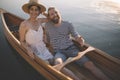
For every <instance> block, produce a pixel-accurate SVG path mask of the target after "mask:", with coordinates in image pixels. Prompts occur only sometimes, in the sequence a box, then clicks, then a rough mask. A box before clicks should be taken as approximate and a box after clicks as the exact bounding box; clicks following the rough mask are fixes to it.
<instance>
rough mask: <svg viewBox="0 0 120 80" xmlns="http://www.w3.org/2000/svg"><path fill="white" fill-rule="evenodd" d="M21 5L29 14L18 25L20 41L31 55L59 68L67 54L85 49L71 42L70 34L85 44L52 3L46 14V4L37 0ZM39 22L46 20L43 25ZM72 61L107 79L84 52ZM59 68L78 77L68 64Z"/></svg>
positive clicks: (74, 53) (76, 79)
mask: <svg viewBox="0 0 120 80" xmlns="http://www.w3.org/2000/svg"><path fill="white" fill-rule="evenodd" d="M22 9H23V11H24V12H25V13H27V14H29V18H28V19H27V20H24V21H23V22H22V23H21V25H20V28H19V34H20V42H21V45H22V46H23V47H24V48H26V49H27V51H28V55H29V56H30V57H31V58H33V59H34V55H37V56H38V57H40V58H41V59H43V60H44V61H45V62H48V63H49V64H52V65H53V66H54V67H55V68H56V69H58V67H59V66H60V65H61V66H62V64H63V63H64V61H65V60H66V59H67V58H69V57H76V56H77V55H78V54H82V53H86V52H84V51H83V52H80V50H79V49H78V48H77V47H76V46H75V45H74V43H73V42H72V40H71V38H70V35H71V36H72V37H73V38H74V39H75V40H76V41H77V42H78V43H79V44H80V45H81V46H83V45H84V39H83V37H81V36H80V35H79V34H78V33H77V32H76V31H75V30H74V27H73V25H72V24H71V23H69V22H67V21H63V20H62V19H61V16H60V13H59V11H58V10H57V9H56V8H55V7H50V8H49V9H48V12H47V14H46V13H44V12H45V11H46V8H45V7H44V6H43V5H42V4H40V3H39V2H38V0H30V1H29V3H26V4H24V5H23V6H22ZM40 14H43V15H45V16H46V17H47V18H38V16H39V15H40ZM42 23H45V25H44V27H43V25H42ZM43 28H44V30H43ZM46 43H49V44H50V45H51V46H52V48H53V53H54V54H53V55H52V53H51V52H50V51H49V50H48V48H47V47H46ZM91 50H93V48H91ZM88 51H90V50H88ZM33 53H34V54H33ZM75 62H76V63H77V64H79V65H80V66H84V67H85V68H87V69H88V70H90V71H91V72H92V73H93V74H94V75H95V76H96V77H97V78H98V79H100V80H109V79H108V78H107V77H106V76H105V75H104V74H103V73H102V72H101V71H100V70H99V69H98V68H97V67H96V66H95V65H94V64H93V62H91V61H90V60H89V59H88V58H87V57H86V56H82V58H80V59H78V60H76V61H75ZM57 65H59V66H57ZM60 71H61V72H63V73H64V74H66V75H68V76H70V77H71V78H73V79H74V80H81V79H79V78H78V77H77V76H75V74H73V73H72V71H70V70H69V69H67V68H62V69H60Z"/></svg>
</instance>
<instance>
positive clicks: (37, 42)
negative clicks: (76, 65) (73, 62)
mask: <svg viewBox="0 0 120 80" xmlns="http://www.w3.org/2000/svg"><path fill="white" fill-rule="evenodd" d="M22 9H23V11H24V12H26V13H27V14H29V16H30V17H29V18H28V19H27V20H25V21H23V22H22V23H21V25H20V29H19V35H20V42H21V45H22V46H23V47H24V48H26V49H27V51H28V55H29V56H30V57H31V58H34V54H33V53H35V55H37V56H38V57H40V58H41V59H43V60H45V61H47V62H49V63H51V62H52V61H53V55H52V54H51V53H50V52H49V50H48V49H47V47H46V45H45V43H44V41H43V29H42V26H41V24H42V23H44V22H47V18H37V17H38V16H39V15H40V13H42V12H44V11H45V10H46V8H45V7H44V6H43V5H41V4H39V3H38V1H37V0H30V1H29V3H27V4H24V5H23V6H22ZM62 72H63V73H65V74H66V75H68V76H70V77H71V78H73V79H74V80H79V79H78V78H77V77H76V76H75V75H74V74H73V73H72V72H71V71H70V70H68V69H66V68H63V69H62Z"/></svg>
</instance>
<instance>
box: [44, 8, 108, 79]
mask: <svg viewBox="0 0 120 80" xmlns="http://www.w3.org/2000/svg"><path fill="white" fill-rule="evenodd" d="M48 19H49V22H47V23H46V24H45V30H46V34H47V38H48V41H49V43H50V44H51V46H52V47H53V50H54V53H55V60H56V61H55V62H56V63H55V64H62V63H63V61H65V60H66V58H68V57H75V56H77V54H78V52H79V50H78V49H77V47H76V46H75V45H74V43H73V42H72V40H71V38H70V36H72V37H74V39H75V40H76V41H77V42H78V43H79V44H80V45H81V46H83V45H84V39H83V38H82V36H80V35H79V34H78V33H77V32H76V31H75V30H74V28H73V26H72V24H71V23H69V22H67V21H62V20H61V16H60V13H59V12H58V10H56V9H55V8H54V7H50V8H49V9H48ZM76 62H77V63H78V64H79V65H82V66H84V67H85V68H87V69H88V70H90V71H91V72H92V73H93V74H94V75H95V76H96V77H97V78H98V79H100V80H109V79H108V78H107V77H106V76H105V75H104V74H103V73H102V72H101V71H100V70H99V69H98V68H97V67H96V66H95V65H94V64H93V62H91V61H90V60H89V59H88V58H87V57H86V56H83V57H82V58H81V59H79V60H77V61H76Z"/></svg>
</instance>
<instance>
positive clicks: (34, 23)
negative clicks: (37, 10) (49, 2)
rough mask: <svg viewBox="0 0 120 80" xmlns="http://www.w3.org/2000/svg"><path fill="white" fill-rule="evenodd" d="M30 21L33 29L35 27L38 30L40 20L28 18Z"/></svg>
mask: <svg viewBox="0 0 120 80" xmlns="http://www.w3.org/2000/svg"><path fill="white" fill-rule="evenodd" d="M28 22H29V23H30V25H31V28H32V29H34V30H36V31H37V30H38V27H39V22H38V20H30V19H28Z"/></svg>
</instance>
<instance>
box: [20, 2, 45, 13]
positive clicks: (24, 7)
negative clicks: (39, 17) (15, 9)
mask: <svg viewBox="0 0 120 80" xmlns="http://www.w3.org/2000/svg"><path fill="white" fill-rule="evenodd" d="M30 5H35V6H39V7H40V11H41V12H44V11H46V8H45V7H44V6H43V5H41V4H38V3H27V4H24V5H23V6H22V9H23V11H24V12H26V13H29V9H28V7H29V6H30Z"/></svg>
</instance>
